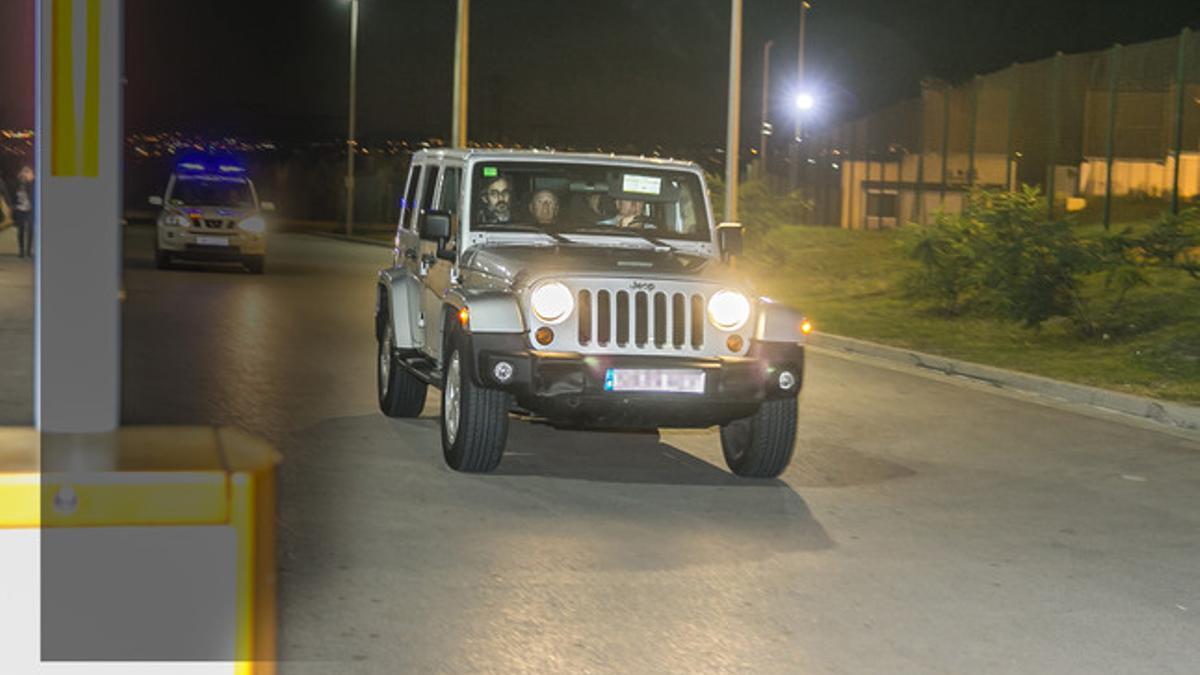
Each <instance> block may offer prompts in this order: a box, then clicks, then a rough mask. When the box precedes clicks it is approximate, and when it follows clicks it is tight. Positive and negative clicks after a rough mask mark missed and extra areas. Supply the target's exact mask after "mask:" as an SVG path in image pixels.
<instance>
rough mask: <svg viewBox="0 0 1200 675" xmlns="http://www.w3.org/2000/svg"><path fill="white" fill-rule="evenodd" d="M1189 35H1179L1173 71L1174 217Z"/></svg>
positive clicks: (1176, 208)
mask: <svg viewBox="0 0 1200 675" xmlns="http://www.w3.org/2000/svg"><path fill="white" fill-rule="evenodd" d="M1189 33H1190V31H1189V30H1188V29H1187V28H1184V29H1183V30H1182V31H1181V32H1180V33H1179V64H1178V66H1177V70H1176V71H1175V172H1174V175H1173V176H1172V177H1171V213H1172V214H1175V215H1178V214H1179V165H1180V163H1181V160H1182V159H1183V90H1184V83H1183V80H1184V74H1185V68H1186V62H1185V59H1186V57H1187V41H1188V35H1189Z"/></svg>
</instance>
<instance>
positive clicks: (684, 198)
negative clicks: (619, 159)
mask: <svg viewBox="0 0 1200 675" xmlns="http://www.w3.org/2000/svg"><path fill="white" fill-rule="evenodd" d="M473 178H474V180H473V181H472V186H473V190H472V195H471V222H472V226H471V227H472V229H473V230H475V231H482V232H489V231H491V232H539V231H540V232H545V233H547V234H550V235H551V236H555V235H564V234H565V235H571V234H581V235H593V236H594V235H601V236H604V235H611V236H614V237H624V238H628V237H630V236H634V237H641V238H643V239H649V240H651V241H653V240H656V239H683V240H689V241H711V235H710V228H709V222H708V211H707V209H706V207H705V202H704V193H703V191H702V189H701V186H700V180H699V179H698V178H697V177H696V175H695V174H693V173H690V172H687V171H672V170H669V169H668V170H664V169H656V168H643V167H635V168H629V167H620V166H611V165H609V166H604V165H590V164H568V163H562V164H559V163H549V162H527V163H520V162H489V163H481V164H479V165H477V166H476V167H475V174H474V177H473Z"/></svg>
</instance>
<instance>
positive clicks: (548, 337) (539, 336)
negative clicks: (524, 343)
mask: <svg viewBox="0 0 1200 675" xmlns="http://www.w3.org/2000/svg"><path fill="white" fill-rule="evenodd" d="M533 337H534V339H536V340H537V341H538V344H539V345H542V346H543V347H545V346H546V345H548V344H550V343H551V342H554V331H552V330H550V329H549V328H546V327H545V326H542V327H541V328H539V329H537V332H536V333H534V334H533Z"/></svg>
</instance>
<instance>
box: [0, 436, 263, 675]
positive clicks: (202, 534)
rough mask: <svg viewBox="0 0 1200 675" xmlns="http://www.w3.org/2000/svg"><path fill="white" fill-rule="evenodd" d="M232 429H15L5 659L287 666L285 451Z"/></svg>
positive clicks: (240, 668) (6, 665) (1, 570)
mask: <svg viewBox="0 0 1200 675" xmlns="http://www.w3.org/2000/svg"><path fill="white" fill-rule="evenodd" d="M277 463H278V455H277V454H276V453H275V451H274V450H273V449H272V448H271V447H270V446H268V445H267V444H266V443H264V442H262V441H260V440H258V439H256V438H254V437H252V436H250V435H248V434H245V433H243V432H240V431H237V430H235V429H229V428H205V427H195V428H149V427H147V428H128V429H123V430H121V431H118V432H116V433H114V434H106V435H103V436H94V437H82V436H81V437H54V436H41V435H39V434H38V433H37V432H36V431H34V430H32V429H0V575H2V577H0V578H2V579H3V583H2V584H0V631H2V633H0V634H3V635H4V636H5V637H4V639H3V640H2V641H0V642H2V643H3V650H2V651H0V672H3V673H6V674H9V673H21V674H24V673H38V674H41V673H72V674H74V673H88V674H89V675H90V674H92V673H113V674H114V675H115V674H116V673H121V674H127V673H128V674H136V673H172V672H186V673H236V674H238V675H263V674H267V675H269V674H271V673H274V671H275V664H274V661H275V656H276V644H275V627H276V602H275V594H276V575H275V543H274V542H275V466H276V465H277Z"/></svg>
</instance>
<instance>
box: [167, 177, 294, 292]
mask: <svg viewBox="0 0 1200 675" xmlns="http://www.w3.org/2000/svg"><path fill="white" fill-rule="evenodd" d="M150 203H151V204H152V205H154V206H158V207H161V209H162V211H161V212H160V213H159V215H158V220H157V237H156V238H155V247H154V260H155V263H156V264H157V266H158V267H159V269H170V268H171V267H173V266H174V263H175V261H177V260H189V261H198V262H225V263H241V264H242V265H244V266H245V267H246V269H247V270H249V271H250V272H251V273H253V274H262V272H263V270H264V267H265V261H266V254H267V223H266V220H265V218H264V217H263V214H264V213H265V212H269V211H274V210H275V206H274V204H271V203H270V202H259V200H258V193H257V192H256V191H255V189H254V182H253V181H251V180H250V178H249V177H248V176H247V173H246V168H245V166H243V165H242V164H240V163H238V162H233V161H228V160H220V159H207V158H205V159H188V160H185V161H181V162H180V163H179V164H178V165H177V166H176V167H175V171H174V172H172V174H171V178H170V180H169V181H168V182H167V189H166V192H165V193H164V194H163V196H161V197H159V196H153V197H151V198H150Z"/></svg>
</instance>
